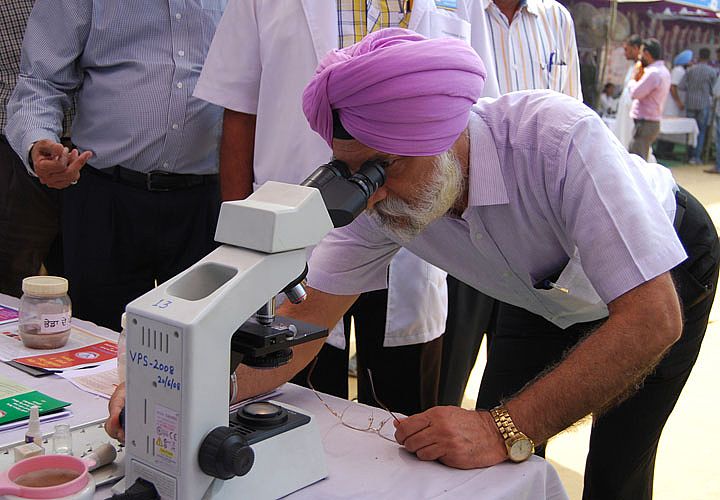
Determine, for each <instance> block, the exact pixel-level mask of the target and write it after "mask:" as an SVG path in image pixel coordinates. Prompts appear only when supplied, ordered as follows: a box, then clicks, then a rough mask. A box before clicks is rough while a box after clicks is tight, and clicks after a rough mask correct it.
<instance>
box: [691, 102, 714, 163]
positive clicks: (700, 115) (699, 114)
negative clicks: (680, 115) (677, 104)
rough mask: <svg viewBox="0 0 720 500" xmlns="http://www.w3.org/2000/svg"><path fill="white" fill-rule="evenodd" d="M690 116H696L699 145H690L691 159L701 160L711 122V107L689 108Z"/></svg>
mask: <svg viewBox="0 0 720 500" xmlns="http://www.w3.org/2000/svg"><path fill="white" fill-rule="evenodd" d="M686 113H687V116H688V118H694V119H695V121H696V122H697V126H698V138H697V146H695V147H694V148H693V147H690V159H691V160H692V159H695V160H698V161H699V160H700V155H701V154H702V150H703V145H704V144H705V133H706V132H707V129H708V125H709V124H710V108H705V109H688V110H686Z"/></svg>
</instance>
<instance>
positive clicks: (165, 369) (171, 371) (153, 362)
mask: <svg viewBox="0 0 720 500" xmlns="http://www.w3.org/2000/svg"><path fill="white" fill-rule="evenodd" d="M128 353H129V354H130V363H131V364H134V365H136V366H140V367H143V368H150V369H152V370H155V371H157V372H159V373H158V376H157V380H156V383H157V385H158V386H162V387H165V388H167V389H175V390H178V391H179V390H180V381H179V380H175V377H174V375H175V366H174V365H171V364H168V363H163V362H162V361H158V360H157V358H151V357H150V356H148V355H147V354H143V353H142V352H139V351H133V350H132V349H128Z"/></svg>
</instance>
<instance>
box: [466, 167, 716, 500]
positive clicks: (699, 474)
mask: <svg viewBox="0 0 720 500" xmlns="http://www.w3.org/2000/svg"><path fill="white" fill-rule="evenodd" d="M708 167H709V166H694V165H683V166H678V167H674V168H672V172H673V175H674V176H675V179H676V180H677V181H678V183H679V184H681V185H682V186H683V187H685V188H686V189H687V190H688V191H690V192H691V193H693V194H694V195H695V197H697V198H698V199H699V200H700V201H701V202H702V203H703V204H704V205H705V207H706V208H707V210H708V212H709V213H710V215H711V216H712V218H713V220H714V221H715V225H716V227H720V175H712V174H705V173H703V171H702V170H703V168H708ZM718 304H720V300H718V301H716V303H715V307H714V308H713V311H712V314H711V316H710V325H709V326H708V330H707V333H706V336H705V341H704V342H703V347H702V349H701V351H700V357H699V358H698V361H697V363H696V365H695V368H694V369H693V372H692V374H691V375H690V379H689V380H688V383H687V385H686V386H685V389H684V390H683V393H682V394H681V396H680V400H679V401H678V403H677V406H676V407H675V411H674V412H673V414H672V415H671V416H670V419H669V420H668V422H667V424H666V426H665V430H664V432H663V435H662V439H661V441H660V448H659V450H658V457H657V461H656V464H655V487H654V499H655V500H678V499H683V500H708V499H720V474H718V466H720V429H718V425H717V422H718V415H719V414H720V393H719V391H718V388H717V382H718V381H719V380H720V307H719V306H718ZM481 352H483V353H484V352H485V349H484V347H483V348H482V349H481ZM484 365H485V360H484V355H481V357H480V358H479V359H478V363H477V364H476V366H475V369H474V370H473V374H472V376H471V380H470V384H469V386H468V390H467V391H466V393H465V400H464V401H463V406H464V407H466V408H474V406H475V395H476V394H477V388H478V386H479V384H480V378H481V376H482V368H483V366H484ZM589 435H590V423H589V420H588V421H587V422H584V423H583V424H581V425H578V426H576V427H575V428H574V429H573V430H571V431H566V432H565V433H563V434H561V435H559V436H557V437H555V438H554V439H553V440H552V441H551V442H550V444H549V446H548V452H547V456H548V459H549V460H550V461H551V462H552V464H553V465H554V466H555V468H556V469H557V470H558V472H559V473H560V476H561V478H562V481H563V484H564V485H565V488H566V489H567V491H568V494H569V495H570V498H571V499H572V500H575V499H580V498H581V494H582V474H583V469H584V465H585V456H586V455H587V447H588V439H589Z"/></svg>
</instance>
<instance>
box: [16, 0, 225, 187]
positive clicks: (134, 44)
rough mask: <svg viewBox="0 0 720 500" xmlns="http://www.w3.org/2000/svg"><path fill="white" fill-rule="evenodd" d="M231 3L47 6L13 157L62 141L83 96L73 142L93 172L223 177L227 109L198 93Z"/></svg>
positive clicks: (22, 95)
mask: <svg viewBox="0 0 720 500" xmlns="http://www.w3.org/2000/svg"><path fill="white" fill-rule="evenodd" d="M225 3H226V0H164V1H162V2H160V1H155V2H146V1H145V0H102V1H101V0H54V1H52V2H50V1H41V2H37V3H36V5H35V8H34V9H33V11H32V13H31V15H30V18H29V20H28V25H27V31H26V35H25V41H24V43H23V50H22V60H21V63H20V75H19V77H18V84H17V87H16V89H15V91H14V93H13V95H12V97H11V98H10V102H9V104H8V124H7V126H6V129H5V131H6V134H7V137H8V140H9V142H10V144H11V145H12V147H13V149H15V151H16V152H17V153H18V154H19V155H20V156H21V157H22V158H26V157H27V151H28V150H29V148H30V145H31V144H32V143H33V142H35V141H38V140H40V139H50V140H55V141H56V140H57V139H58V135H59V134H60V128H61V116H62V114H61V110H63V109H65V108H67V106H68V105H69V102H70V97H69V96H70V95H72V94H73V93H74V92H77V114H76V117H75V121H74V122H73V130H72V138H73V142H74V143H75V144H76V145H77V146H78V148H79V149H80V150H81V151H85V150H90V151H93V153H94V156H93V158H92V160H91V163H92V166H93V167H95V168H107V167H112V166H114V165H122V166H124V167H126V168H129V169H133V170H136V171H140V172H149V171H152V170H162V171H166V172H176V173H186V174H209V173H215V172H217V163H218V161H217V155H218V153H217V151H218V140H219V136H220V124H221V119H222V108H220V107H219V106H215V105H212V104H209V103H207V102H205V101H203V100H201V99H198V98H195V97H193V96H192V93H193V90H194V88H195V83H196V81H197V79H198V77H199V76H200V70H201V69H202V65H203V62H204V60H205V55H206V54H207V50H208V48H209V46H210V42H211V41H212V38H213V34H214V33H215V28H216V26H217V24H218V22H219V21H220V17H221V16H222V11H223V9H224V7H225Z"/></svg>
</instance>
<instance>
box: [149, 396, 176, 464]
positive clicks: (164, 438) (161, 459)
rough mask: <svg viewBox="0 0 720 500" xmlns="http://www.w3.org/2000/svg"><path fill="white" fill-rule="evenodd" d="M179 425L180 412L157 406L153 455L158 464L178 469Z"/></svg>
mask: <svg viewBox="0 0 720 500" xmlns="http://www.w3.org/2000/svg"><path fill="white" fill-rule="evenodd" d="M179 427H180V419H179V418H178V412H176V411H173V410H171V409H169V408H165V407H164V406H160V405H157V406H155V438H154V441H153V456H154V457H155V463H156V464H158V465H165V466H167V467H170V468H171V469H173V470H174V469H177V464H178V434H179V432H180V429H179Z"/></svg>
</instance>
